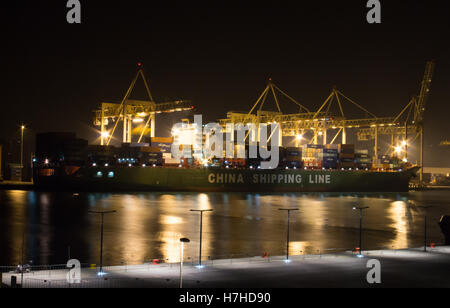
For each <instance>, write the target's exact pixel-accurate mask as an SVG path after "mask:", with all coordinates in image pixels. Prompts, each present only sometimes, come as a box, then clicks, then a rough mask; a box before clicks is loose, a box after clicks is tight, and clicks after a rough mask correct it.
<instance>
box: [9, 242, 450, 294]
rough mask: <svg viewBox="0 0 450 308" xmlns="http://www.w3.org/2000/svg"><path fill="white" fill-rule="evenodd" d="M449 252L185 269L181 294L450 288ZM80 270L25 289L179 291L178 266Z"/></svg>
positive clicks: (52, 273) (27, 279)
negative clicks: (375, 265) (371, 279)
mask: <svg viewBox="0 0 450 308" xmlns="http://www.w3.org/2000/svg"><path fill="white" fill-rule="evenodd" d="M449 256H450V247H444V246H442V247H436V248H429V250H428V251H427V252H423V248H417V249H407V250H377V251H367V252H364V257H363V258H359V257H357V255H355V254H354V253H352V252H350V251H349V252H343V253H336V254H325V255H300V256H292V257H291V258H290V262H285V258H284V257H282V256H277V257H266V258H264V257H253V258H244V259H226V260H225V259H224V260H208V262H205V264H204V267H202V268H198V267H196V266H195V262H188V263H184V266H183V287H185V288H203V289H204V288H248V287H252V288H283V287H288V288H292V287H295V288H313V287H327V288H342V287H352V288H353V287H355V288H367V287H386V288H390V287H439V288H445V287H450V280H449V279H448V276H449V275H450V258H449ZM374 259H375V260H378V261H379V262H380V264H381V268H380V269H381V283H380V284H369V283H368V281H367V274H368V272H369V271H370V269H371V268H370V267H368V264H369V261H370V260H374ZM103 270H104V272H105V273H106V275H104V276H102V277H99V276H98V275H97V272H98V268H95V267H93V268H92V267H90V268H89V267H88V268H82V269H81V281H80V283H76V284H69V283H68V282H67V280H66V276H67V273H68V272H69V270H68V269H65V268H64V267H61V268H59V269H52V270H50V269H49V270H46V269H43V270H41V271H36V272H31V273H25V274H24V277H23V286H24V288H178V287H179V277H180V276H179V275H180V265H179V263H171V264H164V263H163V264H153V263H151V262H150V263H146V264H141V265H122V266H111V267H104V268H103ZM11 276H16V279H17V283H18V284H20V282H21V274H17V273H3V284H4V285H6V286H10V281H11Z"/></svg>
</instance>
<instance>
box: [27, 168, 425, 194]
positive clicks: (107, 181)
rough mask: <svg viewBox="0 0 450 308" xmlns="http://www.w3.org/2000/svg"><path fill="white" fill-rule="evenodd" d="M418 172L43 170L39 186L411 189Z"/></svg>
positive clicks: (92, 188)
mask: <svg viewBox="0 0 450 308" xmlns="http://www.w3.org/2000/svg"><path fill="white" fill-rule="evenodd" d="M417 171H418V168H417V167H415V168H410V169H407V170H403V171H396V172H384V171H383V172H377V171H362V170H359V171H356V170H353V171H342V170H328V171H327V170H303V169H301V170H293V169H291V170H252V169H225V168H158V167H156V168H152V167H147V168H144V167H81V168H79V169H78V170H77V171H75V172H67V168H59V169H51V170H50V171H49V170H46V169H40V170H39V172H38V173H36V174H35V178H34V180H35V183H36V186H37V187H38V188H61V189H77V190H88V191H120V190H123V191H193V192H214V191H216V192H373V191H377V192H406V191H408V189H409V182H410V180H411V178H412V177H414V176H415V174H416V172H417Z"/></svg>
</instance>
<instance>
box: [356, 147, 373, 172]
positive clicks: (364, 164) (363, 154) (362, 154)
mask: <svg viewBox="0 0 450 308" xmlns="http://www.w3.org/2000/svg"><path fill="white" fill-rule="evenodd" d="M355 163H356V168H358V169H371V168H372V159H371V158H370V156H369V150H356V151H355Z"/></svg>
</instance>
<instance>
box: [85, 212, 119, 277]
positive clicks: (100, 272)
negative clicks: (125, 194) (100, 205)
mask: <svg viewBox="0 0 450 308" xmlns="http://www.w3.org/2000/svg"><path fill="white" fill-rule="evenodd" d="M89 213H92V214H100V215H101V217H102V222H101V226H100V271H99V272H98V274H99V275H103V221H104V216H105V214H112V213H116V211H100V212H98V211H89Z"/></svg>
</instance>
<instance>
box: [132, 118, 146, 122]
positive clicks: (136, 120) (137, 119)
mask: <svg viewBox="0 0 450 308" xmlns="http://www.w3.org/2000/svg"><path fill="white" fill-rule="evenodd" d="M143 122H144V119H143V118H134V119H133V123H143Z"/></svg>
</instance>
